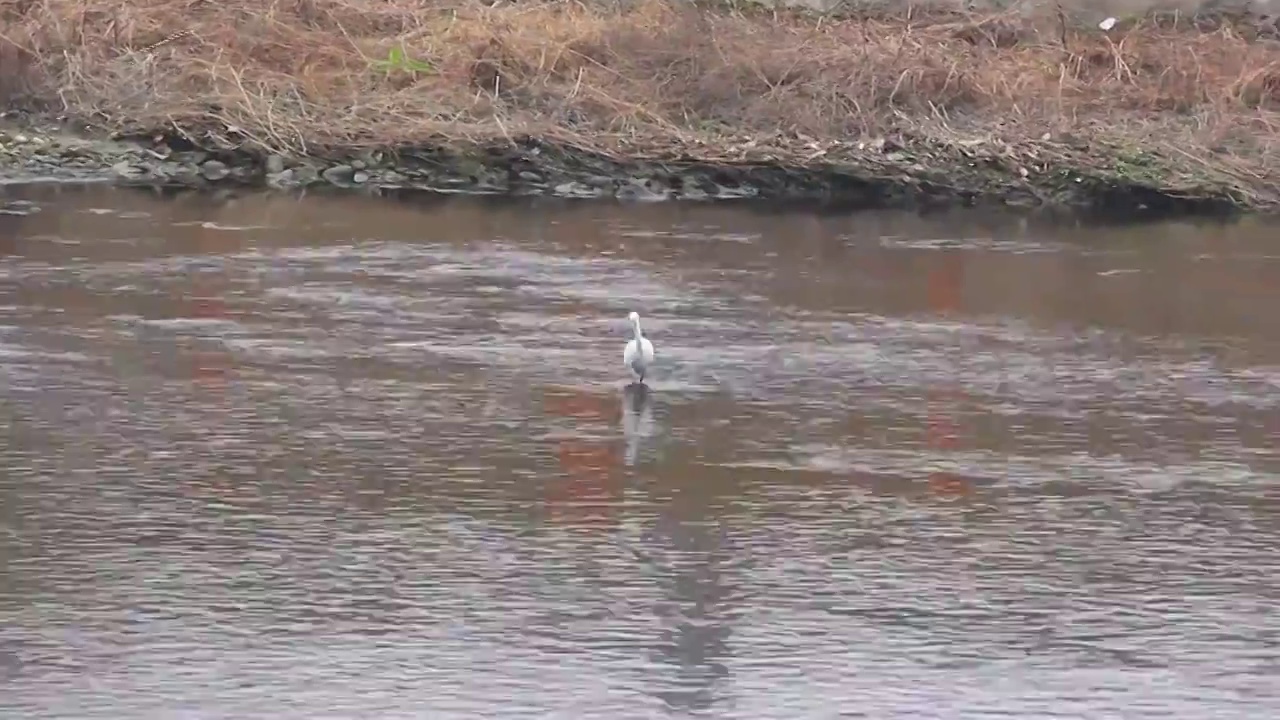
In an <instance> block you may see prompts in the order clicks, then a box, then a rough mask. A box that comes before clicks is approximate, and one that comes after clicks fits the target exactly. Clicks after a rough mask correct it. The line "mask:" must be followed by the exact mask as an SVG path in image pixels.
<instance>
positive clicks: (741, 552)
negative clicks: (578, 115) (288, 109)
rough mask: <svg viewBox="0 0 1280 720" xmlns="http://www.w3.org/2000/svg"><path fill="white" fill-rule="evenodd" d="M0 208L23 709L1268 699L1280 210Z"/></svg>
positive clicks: (182, 713) (199, 203)
mask: <svg viewBox="0 0 1280 720" xmlns="http://www.w3.org/2000/svg"><path fill="white" fill-rule="evenodd" d="M0 207H2V208H3V214H0V408H3V413H4V415H5V420H6V422H5V428H4V429H3V431H0V432H2V433H3V434H2V435H0V715H3V716H4V717H6V718H19V717H21V718H26V719H39V720H45V719H54V718H57V719H59V720H61V719H66V720H73V719H74V720H91V719H98V718H102V719H104V720H105V719H107V718H110V719H112V720H115V719H117V718H129V719H130V720H161V719H164V720H171V719H173V718H183V719H199V720H214V719H219V720H220V719H223V718H225V719H227V720H231V719H235V720H245V719H248V718H264V719H265V718H297V719H299V720H303V719H306V720H316V719H319V718H343V719H350V718H379V719H385V720H390V719H393V718H394V719H399V718H432V719H433V720H435V719H439V720H455V719H457V720H461V719H463V718H479V717H487V718H556V719H559V718H564V719H566V720H567V719H570V718H573V719H582V718H609V719H610V720H632V719H640V718H668V717H688V716H699V717H708V718H717V719H741V720H755V719H774V718H777V719H778V720H793V719H794V720H808V719H818V718H863V717H865V718H911V719H922V718H940V719H946V720H953V719H955V720H959V719H962V718H963V719H966V720H968V719H985V718H1090V719H1093V718H1160V719H1161V720H1168V719H1169V718H1194V719H1196V720H1199V719H1201V718H1210V717H1212V718H1241V719H1242V720H1243V719H1246V718H1247V719H1249V720H1256V719H1257V718H1261V717H1264V716H1267V715H1269V714H1271V713H1272V712H1275V710H1276V708H1280V612H1277V611H1276V608H1277V603H1280V482H1278V481H1280V413H1278V412H1277V405H1278V404H1280V312H1277V311H1276V309H1277V308H1280V245H1278V244H1277V242H1276V231H1275V226H1274V225H1271V226H1268V225H1267V223H1266V222H1265V221H1261V220H1251V221H1240V222H1236V223H1233V224H1211V223H1194V222H1185V221H1184V222H1169V223H1164V224H1159V225H1128V226H1121V225H1085V224H1057V225H1054V224H1049V223H1047V222H1042V221H1039V220H1036V219H1033V218H1025V217H1024V218H1017V217H1002V216H993V215H991V214H990V213H987V214H982V213H977V212H974V211H966V212H959V213H947V214H938V215H930V216H917V215H910V214H902V213H860V214H853V215H850V214H840V213H834V212H823V211H820V210H814V209H807V210H806V209H801V208H793V209H785V208H773V209H767V208H761V207H758V206H755V205H750V204H732V203H729V204H706V205H699V204H675V203H659V204H630V205H628V204H614V203H605V202H569V201H551V200H534V199H527V200H495V199H485V198H462V197H442V198H441V197H438V198H435V199H428V198H401V199H374V198H363V197H344V196H309V197H304V198H296V197H289V196H281V195H275V196H272V195H244V196H235V195H231V194H223V195H220V196H216V197H211V196H200V195H176V196H162V195H159V194H154V193H148V192H141V191H136V190H134V191H130V190H121V189H111V188H107V187H101V186H89V187H79V188H78V187H72V186H66V187H49V188H37V187H17V186H13V187H9V188H5V189H4V196H3V198H2V199H0ZM631 310H635V311H637V312H639V313H640V314H641V316H642V321H643V326H644V328H645V331H646V333H647V334H648V337H650V338H651V339H652V341H653V343H654V345H655V346H656V348H657V356H658V364H657V367H656V369H655V370H653V371H652V373H651V375H650V377H648V378H647V379H646V386H645V387H644V388H639V387H637V386H634V385H631V384H630V383H631V380H630V378H629V377H628V375H627V374H626V371H625V369H624V367H623V365H622V361H621V354H622V347H623V344H624V343H625V341H626V339H627V333H628V328H627V323H626V315H627V313H628V312H629V311H631Z"/></svg>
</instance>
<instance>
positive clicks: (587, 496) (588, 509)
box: [542, 387, 622, 530]
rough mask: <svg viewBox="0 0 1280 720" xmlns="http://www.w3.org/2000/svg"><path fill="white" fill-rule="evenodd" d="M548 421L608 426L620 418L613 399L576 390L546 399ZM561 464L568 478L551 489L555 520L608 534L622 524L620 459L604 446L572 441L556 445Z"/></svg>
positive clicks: (547, 394)
mask: <svg viewBox="0 0 1280 720" xmlns="http://www.w3.org/2000/svg"><path fill="white" fill-rule="evenodd" d="M542 407H543V410H544V411H545V412H546V413H547V415H549V416H555V417H562V418H571V419H574V420H578V421H583V422H586V423H591V424H599V425H607V424H609V423H610V421H611V420H612V419H613V418H614V417H616V415H617V413H618V410H619V408H618V403H617V401H616V400H614V399H611V398H604V397H600V396H598V395H592V394H590V393H587V392H584V391H582V390H580V389H576V388H568V387H560V388H550V389H548V390H547V391H546V392H545V394H544V395H543V401H542ZM556 459H557V461H558V462H559V464H560V469H561V470H562V471H563V473H564V477H563V478H562V479H559V480H557V481H556V482H554V483H551V484H550V485H549V486H548V491H547V498H546V504H547V507H548V508H550V510H551V512H550V517H551V518H553V519H554V520H556V521H559V522H564V523H567V524H571V525H573V526H575V527H580V528H592V529H601V530H602V529H606V528H609V527H611V526H614V525H615V524H616V523H617V521H618V509H619V507H620V506H621V504H622V486H621V482H620V480H621V478H620V476H619V474H618V468H619V467H620V466H621V464H622V463H621V458H620V457H619V453H618V451H617V449H616V448H615V447H611V446H610V445H608V444H607V443H606V442H605V441H592V440H584V439H582V438H570V439H564V440H559V441H557V442H556Z"/></svg>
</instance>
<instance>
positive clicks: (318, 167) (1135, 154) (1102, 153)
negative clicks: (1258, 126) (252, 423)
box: [0, 122, 1276, 215]
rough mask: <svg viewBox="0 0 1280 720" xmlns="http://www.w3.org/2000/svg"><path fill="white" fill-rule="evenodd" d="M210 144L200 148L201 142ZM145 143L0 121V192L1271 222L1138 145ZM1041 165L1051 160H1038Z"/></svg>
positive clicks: (1255, 205)
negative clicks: (325, 190) (507, 200)
mask: <svg viewBox="0 0 1280 720" xmlns="http://www.w3.org/2000/svg"><path fill="white" fill-rule="evenodd" d="M209 145H213V143H210V144H209ZM217 145H219V146H218V147H210V146H202V144H201V143H199V142H198V141H197V142H192V141H191V140H189V139H185V138H183V139H178V138H175V137H171V136H168V137H167V136H163V135H155V136H151V137H146V138H139V137H118V136H117V137H108V136H106V135H105V134H102V133H94V132H91V131H83V132H73V131H68V130H67V129H66V128H64V127H60V126H57V125H52V124H37V123H32V122H20V123H13V122H10V123H8V124H5V125H3V126H0V183H9V184H12V183H30V182H111V183H116V184H120V185H127V186H141V187H171V188H190V189H218V188H226V187H240V188H275V189H281V190H291V189H301V188H308V187H313V186H319V187H329V188H343V189H348V190H351V191H357V192H367V193H378V192H382V191H394V190H423V191H432V192H443V193H474V194H511V195H547V196H555V197H568V198H619V199H631V200H666V199H684V200H714V199H741V198H758V199H762V200H798V201H819V202H824V203H831V204H835V205H840V206H845V207H849V208H901V209H913V208H926V207H929V208H937V207H946V206H974V205H993V206H1001V205H1002V206H1012V207H1018V208H1044V209H1053V210H1073V211H1080V212H1084V213H1105V214H1108V215H1126V214H1134V215H1221V214H1230V213H1236V212H1242V211H1245V212H1248V211H1255V212H1257V211H1261V212H1271V211H1274V210H1275V209H1276V203H1274V202H1272V201H1271V200H1270V198H1269V197H1268V196H1267V195H1265V194H1256V195H1242V194H1240V193H1238V192H1235V191H1233V188H1234V187H1238V182H1239V179H1238V178H1233V177H1222V178H1215V177H1214V171H1213V170H1212V169H1211V168H1205V167H1200V166H1196V167H1178V166H1177V164H1176V162H1175V161H1174V160H1172V159H1170V158H1162V157H1160V156H1158V155H1155V154H1153V153H1150V152H1146V151H1144V150H1142V149H1140V148H1133V149H1126V148H1111V147H1108V148H1102V147H1097V146H1096V145H1092V144H1089V143H1085V142H1083V141H1078V140H1074V139H1072V138H1070V137H1062V138H1043V139H1040V140H1037V141H1035V142H1027V143H1021V144H1010V143H1007V142H999V143H995V142H970V143H966V144H960V145H942V144H939V143H936V142H931V141H929V140H927V139H921V138H914V137H911V136H910V135H907V134H899V135H891V136H888V137H881V138H874V139H868V140H860V141H856V142H817V141H813V140H809V139H805V138H775V139H771V140H770V141H769V142H761V141H760V140H759V139H744V140H742V141H741V142H732V141H731V142H719V143H717V144H716V146H715V147H714V148H708V147H706V146H703V145H700V144H699V143H696V142H694V143H683V144H670V143H662V144H661V145H656V144H653V143H649V144H647V145H646V144H644V143H635V144H633V145H631V146H628V145H627V144H626V143H622V144H621V151H620V150H619V144H618V143H613V146H612V147H611V149H610V151H609V152H604V151H600V150H598V149H593V148H587V147H580V146H576V145H570V144H564V143H556V142H550V141H545V140H540V139H538V138H534V137H512V138H502V139H501V140H495V141H493V142H490V143H485V144H476V143H466V144H456V143H454V144H450V143H447V142H441V143H440V144H438V145H420V146H414V147H404V148H385V149H361V150H343V149H325V150H322V151H316V152H314V153H313V154H310V155H307V156H297V155H283V154H274V153H271V152H268V151H263V150H260V149H257V148H254V147H252V146H249V145H247V144H246V145H244V146H239V147H229V146H227V145H226V144H225V143H217ZM1045 158H1052V159H1051V160H1046V159H1045Z"/></svg>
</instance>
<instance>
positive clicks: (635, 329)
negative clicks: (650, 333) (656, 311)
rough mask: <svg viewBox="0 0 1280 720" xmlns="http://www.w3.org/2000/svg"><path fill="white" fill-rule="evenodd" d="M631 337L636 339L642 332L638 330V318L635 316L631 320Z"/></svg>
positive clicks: (641, 335)
mask: <svg viewBox="0 0 1280 720" xmlns="http://www.w3.org/2000/svg"><path fill="white" fill-rule="evenodd" d="M631 337H634V338H635V339H637V340H639V339H640V338H641V337H643V334H642V333H641V332H640V318H636V319H635V320H632V321H631Z"/></svg>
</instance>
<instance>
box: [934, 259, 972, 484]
mask: <svg viewBox="0 0 1280 720" xmlns="http://www.w3.org/2000/svg"><path fill="white" fill-rule="evenodd" d="M927 282H928V296H929V306H930V307H931V308H932V309H933V311H934V312H935V313H937V314H938V315H939V316H941V317H944V318H945V317H949V316H953V315H955V314H957V313H959V312H960V309H961V296H962V291H963V288H964V260H963V257H962V256H961V255H960V253H958V252H951V251H946V252H944V253H943V255H942V257H941V259H940V260H939V261H938V262H935V263H931V265H930V267H929V273H928V281H927ZM961 397H962V393H961V391H960V390H959V389H958V388H957V387H954V386H949V387H947V388H944V389H936V388H929V389H928V390H926V392H925V399H926V404H927V407H928V413H929V419H928V426H927V429H926V433H925V437H926V445H927V446H928V447H929V449H930V450H932V451H934V452H936V453H942V454H945V453H950V452H953V451H954V450H955V449H956V448H957V446H958V445H959V436H960V432H961V427H960V421H959V420H958V419H957V413H956V410H957V408H958V406H959V402H960V400H961ZM972 489H973V488H972V482H971V481H970V480H968V479H966V478H963V477H960V476H959V475H957V474H955V473H953V472H949V471H946V470H934V471H933V472H930V473H929V490H930V491H931V492H932V493H933V494H935V495H938V496H940V497H944V498H954V497H960V496H964V495H968V494H969V493H970V492H971V491H972Z"/></svg>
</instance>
